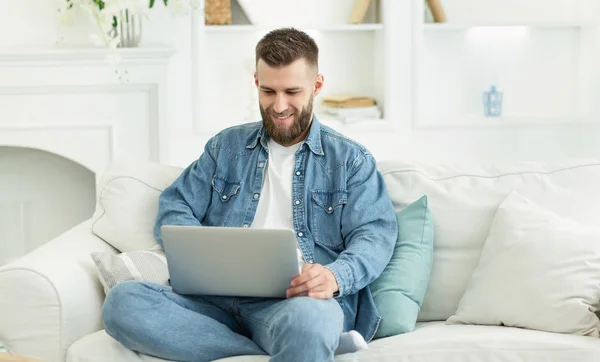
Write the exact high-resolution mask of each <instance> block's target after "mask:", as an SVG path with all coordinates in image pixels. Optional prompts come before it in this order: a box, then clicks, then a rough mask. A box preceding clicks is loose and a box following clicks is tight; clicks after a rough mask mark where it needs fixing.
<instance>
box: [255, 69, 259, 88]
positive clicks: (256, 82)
mask: <svg viewBox="0 0 600 362" xmlns="http://www.w3.org/2000/svg"><path fill="white" fill-rule="evenodd" d="M254 85H255V86H256V87H257V88H258V73H256V72H254Z"/></svg>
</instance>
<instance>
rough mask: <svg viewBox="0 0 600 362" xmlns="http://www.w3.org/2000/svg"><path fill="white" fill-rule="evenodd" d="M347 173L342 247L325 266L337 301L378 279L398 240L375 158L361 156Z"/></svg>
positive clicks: (386, 191) (394, 215)
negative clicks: (331, 274)
mask: <svg viewBox="0 0 600 362" xmlns="http://www.w3.org/2000/svg"><path fill="white" fill-rule="evenodd" d="M349 171H350V172H349V175H350V176H349V179H348V184H347V192H348V201H347V204H346V205H345V206H344V209H343V211H342V225H341V232H342V236H343V238H344V244H345V246H346V248H345V250H344V251H343V252H342V253H340V255H339V257H338V258H337V259H336V261H334V262H333V263H331V264H328V265H325V267H326V268H328V269H329V270H331V271H332V273H333V275H334V276H335V278H336V280H337V283H338V286H339V291H338V294H337V295H336V297H338V298H342V297H344V296H346V295H350V294H354V293H357V292H358V291H359V290H361V289H363V288H364V287H366V286H367V285H369V284H371V283H372V282H373V281H375V280H376V279H377V278H378V277H379V275H380V274H381V273H382V272H383V270H384V269H385V267H386V266H387V264H388V263H389V261H390V259H391V258H392V253H393V251H394V246H395V244H396V239H397V237H398V222H397V220H396V214H395V210H394V206H393V204H392V201H391V199H390V196H389V193H388V190H387V188H386V185H385V182H384V180H383V177H382V176H381V174H380V173H379V171H378V170H377V167H376V162H375V159H374V158H373V157H372V156H371V155H369V154H361V155H360V156H359V157H358V158H357V159H356V160H354V162H353V165H352V167H351V168H350V170H349Z"/></svg>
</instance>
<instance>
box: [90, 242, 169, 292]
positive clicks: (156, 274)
mask: <svg viewBox="0 0 600 362" xmlns="http://www.w3.org/2000/svg"><path fill="white" fill-rule="evenodd" d="M91 256H92V260H94V263H95V264H96V268H97V271H98V276H99V278H100V282H101V283H102V286H103V287H104V293H106V294H108V292H109V291H110V290H111V289H112V288H113V287H114V286H115V285H116V284H117V283H120V282H123V281H126V280H139V281H146V282H152V283H157V284H162V285H169V269H168V267H167V259H166V257H165V252H164V251H163V249H162V248H161V247H160V246H158V245H157V246H156V247H153V248H151V249H148V250H140V251H128V252H125V253H121V254H118V255H114V254H111V253H101V252H94V253H91Z"/></svg>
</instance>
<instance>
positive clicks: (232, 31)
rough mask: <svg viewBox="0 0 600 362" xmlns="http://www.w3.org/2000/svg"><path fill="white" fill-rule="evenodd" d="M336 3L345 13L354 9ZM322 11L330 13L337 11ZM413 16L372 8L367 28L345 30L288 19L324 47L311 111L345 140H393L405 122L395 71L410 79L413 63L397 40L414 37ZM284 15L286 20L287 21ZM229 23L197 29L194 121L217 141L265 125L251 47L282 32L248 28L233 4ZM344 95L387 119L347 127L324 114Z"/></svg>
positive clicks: (395, 4) (376, 3)
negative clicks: (220, 134) (365, 99)
mask: <svg viewBox="0 0 600 362" xmlns="http://www.w3.org/2000/svg"><path fill="white" fill-rule="evenodd" d="M332 1H334V2H336V3H337V6H339V7H340V8H341V9H342V8H343V9H346V10H347V9H348V8H351V7H352V5H353V4H354V2H355V0H332ZM249 3H250V4H253V3H252V2H249ZM259 3H260V2H259ZM263 3H264V2H263ZM257 6H259V4H257ZM307 6H309V5H307ZM323 6H325V7H329V8H331V7H332V6H333V5H331V4H330V3H327V4H326V5H323ZM343 9H342V10H343ZM410 9H411V4H410V2H404V1H402V2H400V1H397V0H372V1H371V5H370V9H369V11H368V12H367V16H366V18H365V21H364V23H362V24H347V23H340V22H339V19H340V15H339V14H337V19H338V21H337V22H336V21H332V22H323V23H311V24H306V23H305V21H306V20H305V19H304V18H300V17H299V18H298V19H293V18H292V19H289V23H287V24H286V26H294V27H297V28H299V29H302V30H305V31H306V32H307V33H309V34H310V35H311V36H313V37H314V39H315V41H316V42H317V44H318V45H319V49H320V54H319V68H320V69H319V71H320V72H321V73H322V74H324V77H325V86H324V89H323V91H322V92H321V95H320V96H319V97H317V98H315V102H314V109H315V112H316V114H317V116H318V117H319V119H320V120H321V121H322V122H323V123H325V124H327V125H330V126H331V127H333V128H335V129H338V130H340V131H342V132H349V133H353V132H358V133H361V134H363V133H365V132H389V131H390V130H393V129H394V128H395V127H396V126H397V125H398V124H399V123H400V119H401V116H400V115H399V114H396V113H397V109H398V108H400V107H402V104H401V102H396V101H395V99H397V98H398V97H397V95H395V92H398V89H400V88H401V87H399V86H398V77H399V76H402V75H401V74H400V73H398V69H402V71H403V72H406V73H408V72H410V69H409V68H410V66H409V61H410V58H409V57H408V54H407V53H406V52H398V51H397V49H398V48H399V46H401V44H402V43H401V42H398V37H397V36H396V35H394V34H395V33H398V32H400V31H402V29H404V31H403V33H404V34H409V31H410V23H409V22H407V21H406V20H403V17H404V18H406V19H409V12H410ZM314 11H319V9H314ZM284 15H285V16H287V18H286V20H287V19H288V18H289V13H288V14H284ZM232 19H233V24H232V25H205V24H204V18H203V16H202V15H200V16H198V17H197V19H196V21H195V22H194V23H193V28H194V34H195V38H194V39H193V47H192V48H193V49H192V52H193V56H194V58H193V64H194V66H195V74H194V79H195V80H196V81H195V82H194V84H195V85H194V94H195V99H196V100H197V102H195V107H196V109H195V116H194V119H195V126H196V127H195V129H196V131H197V132H199V133H214V132H216V131H218V130H220V129H222V128H224V127H227V126H231V125H235V124H239V123H244V122H250V121H256V120H259V119H260V113H259V111H258V98H257V91H256V88H255V86H254V81H253V72H254V47H255V45H256V43H257V41H258V40H259V39H260V38H261V37H262V36H263V35H265V34H266V33H267V32H268V31H270V30H271V29H274V28H277V27H278V26H273V25H268V24H267V25H263V24H250V23H249V20H248V18H247V17H246V16H245V14H243V11H242V9H241V7H240V6H238V5H237V4H236V1H235V0H232ZM348 19H349V14H348ZM295 20H297V21H298V24H295V23H294V21H295ZM407 40H408V39H407ZM399 66H400V67H401V68H398V67H399ZM404 77H405V79H404V81H403V84H407V85H409V84H410V82H409V81H408V76H407V75H404ZM208 85H210V88H209V87H208ZM406 91H408V89H406V90H405V92H406ZM340 93H354V94H361V95H366V96H370V97H374V98H375V99H376V101H377V105H378V106H379V107H380V109H381V112H382V115H383V116H382V118H381V119H365V120H364V121H361V122H357V123H348V124H347V123H344V122H341V121H339V120H336V119H332V117H331V116H329V115H327V114H326V113H324V112H322V106H321V102H322V98H323V96H327V95H332V94H340ZM405 96H407V94H405ZM232 102H233V103H234V104H232ZM404 108H405V107H404ZM215 119H218V120H219V121H218V122H215Z"/></svg>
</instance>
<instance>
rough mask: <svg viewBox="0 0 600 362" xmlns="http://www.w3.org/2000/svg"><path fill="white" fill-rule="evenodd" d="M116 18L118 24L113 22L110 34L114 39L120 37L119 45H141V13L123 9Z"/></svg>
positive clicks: (125, 46) (124, 46)
mask: <svg viewBox="0 0 600 362" xmlns="http://www.w3.org/2000/svg"><path fill="white" fill-rule="evenodd" d="M165 2H167V0H165ZM115 18H116V26H115V25H114V24H113V27H112V29H111V30H110V31H109V33H108V34H109V36H110V37H111V38H112V39H116V38H118V40H119V44H118V45H117V47H119V48H135V47H137V46H139V45H140V41H141V40H142V19H141V17H140V14H136V13H130V12H129V10H128V9H125V10H121V12H120V13H119V14H118V15H116V16H115Z"/></svg>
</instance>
